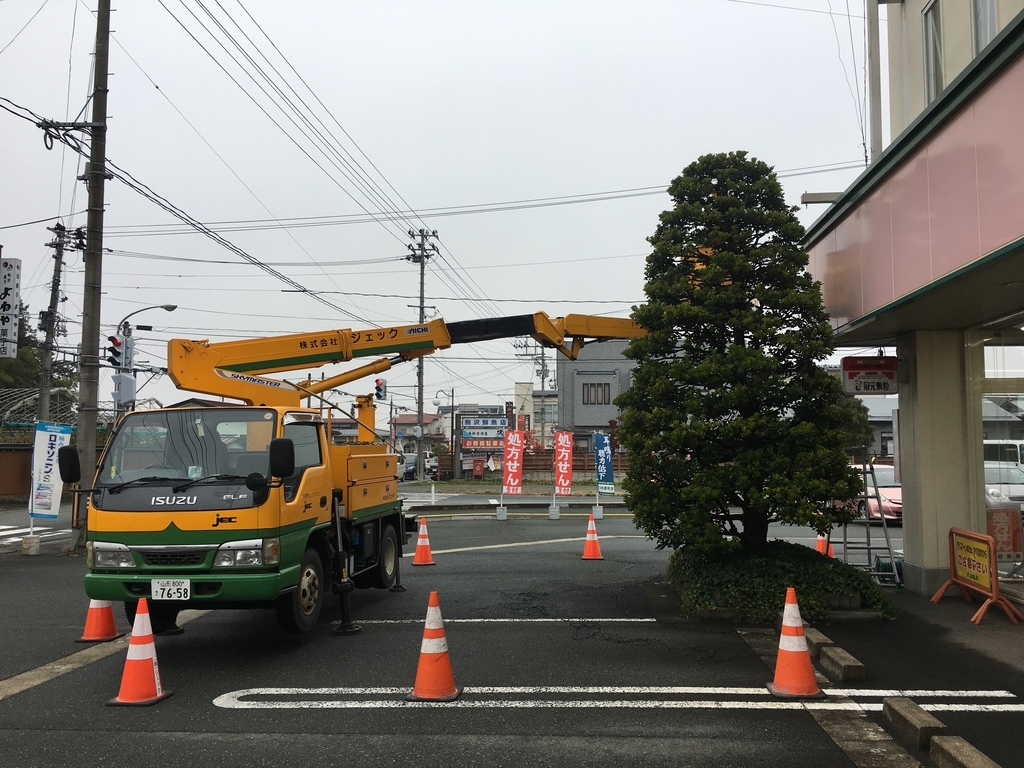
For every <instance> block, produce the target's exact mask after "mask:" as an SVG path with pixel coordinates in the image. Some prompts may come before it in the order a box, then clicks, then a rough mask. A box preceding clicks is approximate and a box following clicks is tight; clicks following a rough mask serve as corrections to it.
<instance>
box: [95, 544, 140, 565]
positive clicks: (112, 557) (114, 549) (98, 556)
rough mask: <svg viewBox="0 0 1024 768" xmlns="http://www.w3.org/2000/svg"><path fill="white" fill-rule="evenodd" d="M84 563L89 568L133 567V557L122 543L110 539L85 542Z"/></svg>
mask: <svg viewBox="0 0 1024 768" xmlns="http://www.w3.org/2000/svg"><path fill="white" fill-rule="evenodd" d="M85 553H86V557H85V563H86V565H87V566H88V567H90V568H134V567H135V558H134V557H132V553H131V551H130V550H129V549H128V547H126V546H125V545H124V544H115V543H114V542H110V541H87V542H85Z"/></svg>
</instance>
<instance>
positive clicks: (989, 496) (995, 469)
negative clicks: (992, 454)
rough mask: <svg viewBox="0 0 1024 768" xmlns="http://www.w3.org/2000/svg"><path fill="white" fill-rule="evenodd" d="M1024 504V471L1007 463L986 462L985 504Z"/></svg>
mask: <svg viewBox="0 0 1024 768" xmlns="http://www.w3.org/2000/svg"><path fill="white" fill-rule="evenodd" d="M1007 501H1009V502H1012V503H1014V504H1021V503H1024V469H1021V468H1020V466H1019V465H1017V464H1011V463H1006V462H990V461H986V462H985V502H986V504H987V505H988V506H994V504H993V503H996V504H998V503H1000V502H1007Z"/></svg>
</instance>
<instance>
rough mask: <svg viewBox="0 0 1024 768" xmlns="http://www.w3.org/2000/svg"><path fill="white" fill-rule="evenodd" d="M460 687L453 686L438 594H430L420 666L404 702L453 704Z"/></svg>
mask: <svg viewBox="0 0 1024 768" xmlns="http://www.w3.org/2000/svg"><path fill="white" fill-rule="evenodd" d="M461 693H462V688H460V687H457V686H456V685H455V675H454V674H452V662H451V659H450V658H449V657H448V640H447V638H446V637H445V634H444V621H443V620H442V619H441V602H440V601H439V600H438V599H437V592H431V593H430V599H429V600H428V601H427V621H426V624H425V625H424V627H423V643H422V644H421V645H420V663H419V666H418V667H417V668H416V682H415V683H414V684H413V687H412V693H410V694H408V695H407V696H406V697H405V699H406V701H454V700H455V699H457V698H459V695H460V694H461Z"/></svg>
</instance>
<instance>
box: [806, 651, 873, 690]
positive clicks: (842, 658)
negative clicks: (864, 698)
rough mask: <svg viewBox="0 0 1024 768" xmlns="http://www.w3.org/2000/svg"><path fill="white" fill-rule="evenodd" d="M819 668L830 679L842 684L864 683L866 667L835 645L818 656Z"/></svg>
mask: <svg viewBox="0 0 1024 768" xmlns="http://www.w3.org/2000/svg"><path fill="white" fill-rule="evenodd" d="M818 666H819V667H821V671H822V672H824V673H825V674H826V675H827V676H828V677H829V679H831V680H834V681H836V682H842V683H859V682H863V681H864V677H865V672H864V665H863V664H861V663H860V662H859V661H857V660H856V659H855V658H853V656H851V655H850V654H849V653H847V652H846V651H844V650H843V649H842V648H838V647H836V646H834V645H832V646H826V647H824V648H822V649H821V652H820V653H819V654H818Z"/></svg>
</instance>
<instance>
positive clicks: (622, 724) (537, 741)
mask: <svg viewBox="0 0 1024 768" xmlns="http://www.w3.org/2000/svg"><path fill="white" fill-rule="evenodd" d="M442 514H443V513H442ZM442 514H439V515H438V516H436V517H433V516H428V521H429V535H430V541H431V546H432V549H433V554H434V560H435V563H436V565H434V566H428V567H412V566H411V563H410V559H411V558H406V560H405V561H404V563H403V570H402V575H403V581H404V583H405V585H406V587H407V591H406V592H404V593H389V592H378V591H374V590H369V591H357V592H356V593H354V595H353V599H352V607H353V612H354V614H355V618H356V621H357V622H359V623H360V624H361V626H362V628H363V631H362V633H361V634H359V635H355V636H352V637H338V636H334V635H332V634H331V633H330V629H331V626H332V622H334V623H336V622H337V621H338V620H339V618H340V615H339V611H338V607H337V601H336V599H331V600H330V602H329V604H328V608H327V610H325V613H324V614H323V616H322V617H321V621H320V623H319V625H318V626H317V627H316V628H315V629H314V631H313V632H311V633H310V634H309V635H307V636H303V637H294V636H290V635H287V634H285V633H283V632H282V631H281V630H279V629H278V627H277V623H276V620H275V617H274V615H273V613H272V612H269V611H223V612H210V613H205V614H195V613H193V614H191V615H189V616H187V618H189V619H191V620H190V621H189V622H188V623H187V624H186V625H185V630H186V631H185V633H184V634H182V635H178V636H161V637H157V638H156V648H157V654H158V659H159V666H160V672H161V677H162V680H163V683H164V685H165V687H166V688H168V689H170V690H171V691H173V696H171V697H170V698H169V699H166V700H164V701H162V702H160V703H158V704H156V705H155V706H152V707H146V708H115V707H107V706H106V705H105V702H106V701H107V700H108V699H110V698H111V697H113V696H114V695H115V694H116V693H117V690H118V687H119V684H120V680H121V674H122V670H123V668H124V660H125V646H124V640H123V639H122V640H121V641H116V642H115V643H110V644H104V645H98V646H82V645H75V644H74V642H73V641H74V640H75V639H76V638H78V637H79V636H80V635H81V633H82V627H83V623H84V617H85V612H86V609H87V606H88V601H87V599H86V598H85V596H84V594H83V592H82V587H81V584H82V581H81V579H82V576H83V574H84V572H85V563H84V558H81V557H76V556H67V555H63V556H61V555H58V552H59V551H60V550H59V547H58V546H57V542H53V543H51V544H50V545H49V547H48V548H47V549H45V551H44V553H43V554H42V555H40V556H38V557H23V556H21V555H20V554H17V553H8V554H0V595H2V596H3V600H2V602H0V768H15V766H17V767H18V768H22V767H23V766H50V765H68V764H74V765H83V766H93V765H95V766H105V765H115V764H116V765H125V764H129V765H132V764H135V763H136V762H138V763H140V764H164V763H168V762H170V763H172V764H177V763H186V764H187V763H192V764H201V765H204V766H206V765H209V766H220V765H225V766H235V765H253V766H264V765H266V766H270V765H274V766H279V765H282V764H286V765H287V764H293V763H300V764H305V763H313V762H314V761H315V762H317V763H320V764H326V765H341V764H344V765H355V764H358V765H361V766H363V765H365V766H378V765H379V766H388V765H403V766H407V765H445V766H478V765H480V764H483V763H490V764H492V765H494V766H504V765H517V766H521V765H530V766H563V765H583V764H586V765H588V766H589V765H593V766H616V767H620V766H633V765H636V766H641V765H642V766H663V765H664V766H670V765H671V766H691V765H692V766H698V765H699V766H741V765H742V766H851V765H858V766H866V767H873V766H875V765H917V764H918V762H920V764H924V765H929V763H928V758H927V755H926V754H924V753H919V752H914V754H913V756H910V755H908V754H906V753H905V752H904V751H903V750H901V749H900V747H899V746H898V745H896V744H895V743H893V742H891V741H887V740H886V736H885V734H884V733H881V732H880V731H878V726H879V725H880V724H882V719H881V717H880V715H879V713H878V711H877V710H878V709H879V708H880V707H879V705H880V702H881V696H882V695H883V693H882V692H883V691H885V692H886V693H887V694H889V695H891V694H892V693H893V692H894V691H900V690H903V691H907V690H913V691H916V692H917V693H916V696H917V698H919V699H920V700H922V701H929V702H931V703H933V704H944V703H946V704H948V703H949V702H953V703H954V704H956V705H957V706H960V705H964V706H960V709H958V710H956V711H947V712H943V713H942V714H941V715H940V717H941V718H942V719H943V721H944V722H947V723H949V724H951V732H953V733H956V734H957V735H963V736H966V737H969V738H971V739H972V740H973V742H974V743H975V744H976V745H977V746H979V748H981V749H983V750H984V751H985V752H986V753H988V754H989V755H991V756H993V757H995V758H997V759H999V760H1000V761H1001V762H1002V764H1004V765H1013V764H1015V763H1014V762H1013V758H1014V756H1016V755H1017V754H1018V753H1019V746H1020V745H1019V743H1017V742H1018V741H1019V740H1018V739H1017V738H1016V736H1015V734H1017V733H1019V732H1020V725H1021V724H1022V719H1021V718H1022V715H1024V713H1022V712H1017V711H1006V710H1005V709H1004V710H1003V711H993V710H992V709H991V707H990V705H991V704H993V703H995V704H1005V703H1006V702H1010V704H1011V705H1013V706H1018V705H1016V702H1018V701H1022V700H1024V674H1022V672H1021V671H1020V670H1019V669H1014V668H1010V667H1007V666H1005V665H1000V664H994V663H992V661H991V659H990V658H988V657H983V656H981V655H980V654H976V653H973V652H971V651H970V649H969V648H965V647H964V646H962V645H960V644H958V643H957V634H956V632H955V631H950V630H947V629H943V628H940V627H938V626H937V625H934V624H932V623H930V622H929V620H928V617H929V616H930V614H926V618H925V619H922V618H921V616H920V615H919V612H920V611H919V609H920V603H921V602H923V599H921V598H917V597H912V596H909V595H902V596H898V600H897V605H898V606H900V607H901V609H900V619H899V620H897V621H896V622H888V623H886V624H885V625H870V626H838V625H835V626H832V627H823V629H824V631H826V633H827V634H829V636H831V637H832V638H833V640H836V641H837V642H838V643H840V645H842V646H843V647H847V648H848V650H850V651H851V652H852V653H854V655H855V656H857V658H859V659H861V660H862V661H864V662H865V664H866V665H867V666H868V669H869V670H870V672H869V679H868V682H867V683H866V684H863V685H860V686H857V687H851V686H847V687H846V689H845V690H838V689H836V688H834V687H833V688H830V689H829V701H827V702H825V703H824V704H823V705H821V707H826V706H827V707H832V709H831V710H824V709H822V708H816V705H806V706H805V705H804V704H800V703H795V704H794V703H791V702H778V701H776V700H774V699H771V698H770V697H769V696H768V695H767V692H766V690H765V688H764V684H765V683H766V682H767V681H769V680H771V678H772V672H771V667H770V664H771V658H770V655H771V649H772V647H773V646H774V647H777V642H778V641H777V634H776V633H775V630H774V628H738V627H735V626H734V625H732V624H730V623H714V622H710V623H709V622H702V623H698V622H688V621H685V620H682V619H681V617H679V616H678V612H677V609H676V607H675V606H674V603H673V601H672V600H671V599H670V598H668V597H667V596H666V595H665V590H664V589H663V588H662V587H661V586H660V585H659V583H658V582H659V580H660V578H661V576H662V574H663V573H664V569H665V565H666V563H667V559H668V555H667V553H666V552H662V551H658V550H656V549H655V548H654V546H653V544H652V543H651V542H649V541H647V540H646V539H645V538H643V537H642V536H640V535H639V534H638V532H637V531H636V530H635V529H634V528H633V527H632V523H631V521H630V519H629V518H628V517H627V516H617V515H612V516H606V517H605V519H604V520H602V521H600V523H599V535H600V542H601V549H602V553H603V555H604V559H603V560H600V561H583V560H582V559H581V557H580V555H581V553H582V548H583V538H584V535H585V531H586V517H585V516H583V515H576V514H566V515H563V517H562V518H561V519H560V520H557V521H551V520H548V519H547V517H546V515H543V514H538V515H536V516H532V517H515V516H513V517H511V518H510V519H509V520H508V521H505V522H498V521H496V520H493V519H491V518H490V517H489V516H488V517H486V518H481V516H480V515H478V514H467V515H465V516H456V515H447V516H442ZM898 532H899V529H895V530H894V531H892V533H893V534H894V535H895V534H897V533H898ZM779 534H780V535H786V537H787V538H789V537H790V536H792V537H794V538H800V537H803V538H804V539H805V543H808V544H812V543H813V538H812V537H811V536H809V535H808V534H806V533H804V532H802V531H786V530H785V529H780V531H779ZM410 554H411V552H410ZM431 590H436V591H437V592H438V594H439V596H440V601H441V608H442V613H443V616H444V619H445V627H446V631H447V637H448V644H449V648H450V654H451V662H452V667H453V669H454V674H455V680H456V683H457V684H458V685H460V686H465V691H464V693H463V695H462V697H461V698H460V699H459V700H458V701H457V702H455V703H453V704H431V703H421V704H409V703H406V702H405V701H404V695H405V693H407V692H408V691H409V690H410V689H411V688H412V685H413V681H414V680H415V676H416V670H417V664H418V661H419V650H420V640H421V638H422V626H423V617H424V615H425V613H426V605H427V597H428V594H429V592H430V591H431ZM929 610H930V608H929ZM942 610H943V612H944V614H945V615H947V616H948V617H952V618H951V626H954V627H970V630H968V631H971V630H976V629H978V628H974V627H973V625H969V624H967V622H966V616H964V617H962V620H961V617H960V616H959V613H960V612H961V608H960V606H958V605H957V604H956V601H950V602H948V603H944V604H943V606H942ZM990 616H991V618H989V619H986V623H987V624H989V625H990V626H993V625H994V626H996V627H999V625H998V624H997V622H1000V621H1003V623H1005V620H1004V619H1003V617H1001V616H997V615H993V614H990ZM183 618H186V617H183ZM117 620H118V624H119V626H120V629H122V630H125V631H127V630H128V629H129V628H128V626H127V622H126V621H125V619H124V617H123V615H121V613H120V611H118V613H117ZM1006 629H1007V630H1008V631H1009V630H1011V629H1012V628H1011V627H1009V625H1008V624H1007V625H1006ZM958 631H960V630H957V632H958ZM1014 637H1015V635H1009V636H1008V639H1009V640H1010V641H1011V642H1012V641H1013V638H1014ZM83 648H85V649H86V650H84V651H83ZM765 648H768V653H767V654H766V653H765ZM941 691H945V693H942V692H941ZM949 691H954V692H956V691H968V692H971V693H965V694H957V696H955V697H953V696H952V694H950V693H949ZM979 691H989V692H992V691H996V692H998V693H989V694H981V693H978V692H979ZM965 706H966V708H965ZM986 707H989V708H988V709H986ZM873 729H874V730H873ZM851 733H852V734H855V735H856V734H859V736H856V737H855V738H852V737H851V735H850V734H851ZM858 739H859V742H858ZM839 743H841V744H842V745H843V746H842V748H840V746H839ZM858 743H859V746H858ZM1007 758H1009V762H1007V761H1006V760H1007Z"/></svg>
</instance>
